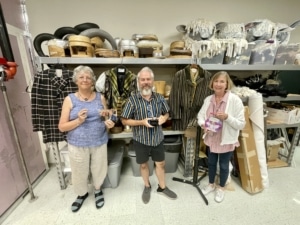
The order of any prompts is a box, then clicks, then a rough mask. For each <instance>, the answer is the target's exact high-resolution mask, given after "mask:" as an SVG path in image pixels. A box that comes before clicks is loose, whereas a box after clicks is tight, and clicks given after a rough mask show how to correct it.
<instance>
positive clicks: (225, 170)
mask: <svg viewBox="0 0 300 225" xmlns="http://www.w3.org/2000/svg"><path fill="white" fill-rule="evenodd" d="M207 154H208V178H209V183H210V184H213V183H214V182H215V177H216V173H217V163H218V160H219V167H220V184H219V185H220V186H221V187H224V186H225V184H226V181H227V178H228V175H229V162H230V159H231V156H232V154H233V151H231V152H226V153H221V154H219V153H212V152H210V149H209V147H207Z"/></svg>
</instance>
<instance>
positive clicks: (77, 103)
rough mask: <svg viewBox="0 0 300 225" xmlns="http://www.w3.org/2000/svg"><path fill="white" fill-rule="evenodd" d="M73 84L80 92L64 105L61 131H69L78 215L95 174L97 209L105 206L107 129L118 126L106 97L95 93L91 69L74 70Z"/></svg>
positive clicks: (74, 209)
mask: <svg viewBox="0 0 300 225" xmlns="http://www.w3.org/2000/svg"><path fill="white" fill-rule="evenodd" d="M73 81H74V82H75V83H76V84H77V86H78V91H77V92H75V93H72V94H69V95H68V96H67V97H66V98H65V99H64V102H63V106H62V112H61V117H60V121H59V125H58V128H59V130H60V131H61V132H67V142H68V151H69V157H70V165H71V171H72V184H73V186H74V191H75V193H76V194H77V195H78V197H77V198H76V200H75V202H73V204H72V208H71V209H72V212H77V211H78V210H79V209H80V208H81V206H82V204H83V202H84V200H85V199H86V198H87V197H88V182H87V181H88V176H89V172H90V171H91V175H92V178H93V184H94V188H95V201H96V208H97V209H99V208H101V207H102V206H103V205H104V197H103V192H102V190H101V185H102V183H103V182H104V179H105V177H106V174H107V166H108V165H107V164H108V163H107V142H108V134H107V129H109V128H112V127H113V126H114V122H113V121H111V120H110V119H108V120H105V121H103V120H102V119H101V118H103V117H105V116H109V115H111V111H110V110H108V109H107V108H106V100H105V98H104V97H103V96H102V95H101V94H100V93H98V92H95V91H94V85H95V81H96V78H95V75H94V72H93V70H92V69H91V68H90V67H88V66H78V67H76V68H75V69H74V74H73Z"/></svg>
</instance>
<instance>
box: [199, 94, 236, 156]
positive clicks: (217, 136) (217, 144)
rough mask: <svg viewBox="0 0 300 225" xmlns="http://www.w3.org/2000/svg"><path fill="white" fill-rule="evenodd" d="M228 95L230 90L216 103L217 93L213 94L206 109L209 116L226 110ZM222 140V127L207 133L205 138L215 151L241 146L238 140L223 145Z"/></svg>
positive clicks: (206, 142) (227, 150) (221, 151)
mask: <svg viewBox="0 0 300 225" xmlns="http://www.w3.org/2000/svg"><path fill="white" fill-rule="evenodd" d="M228 95H229V92H226V94H225V95H224V96H223V98H222V100H221V101H220V103H219V104H218V105H217V104H216V98H215V95H213V96H212V98H211V102H210V105H209V107H208V109H207V111H206V116H207V118H209V117H210V116H213V115H214V114H216V113H217V112H218V111H221V112H225V108H226V104H227V100H228ZM223 123H224V121H223ZM221 141H222V129H220V130H219V131H217V132H214V133H212V134H207V135H206V136H205V138H204V143H205V144H206V145H207V146H209V148H210V151H211V152H213V153H225V152H230V151H234V149H235V147H237V146H239V142H236V143H235V144H227V145H221Z"/></svg>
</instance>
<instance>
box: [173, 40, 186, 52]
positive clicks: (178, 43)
mask: <svg viewBox="0 0 300 225" xmlns="http://www.w3.org/2000/svg"><path fill="white" fill-rule="evenodd" d="M184 47H185V43H184V41H173V42H172V43H171V45H170V49H171V50H172V49H181V50H183V49H184Z"/></svg>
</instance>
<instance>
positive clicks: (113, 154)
mask: <svg viewBox="0 0 300 225" xmlns="http://www.w3.org/2000/svg"><path fill="white" fill-rule="evenodd" d="M124 149H125V141H123V140H112V142H111V143H110V144H108V146H107V157H108V170H107V176H106V178H105V180H104V182H103V184H102V188H116V187H118V185H119V181H120V175H121V167H122V162H123V155H124Z"/></svg>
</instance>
